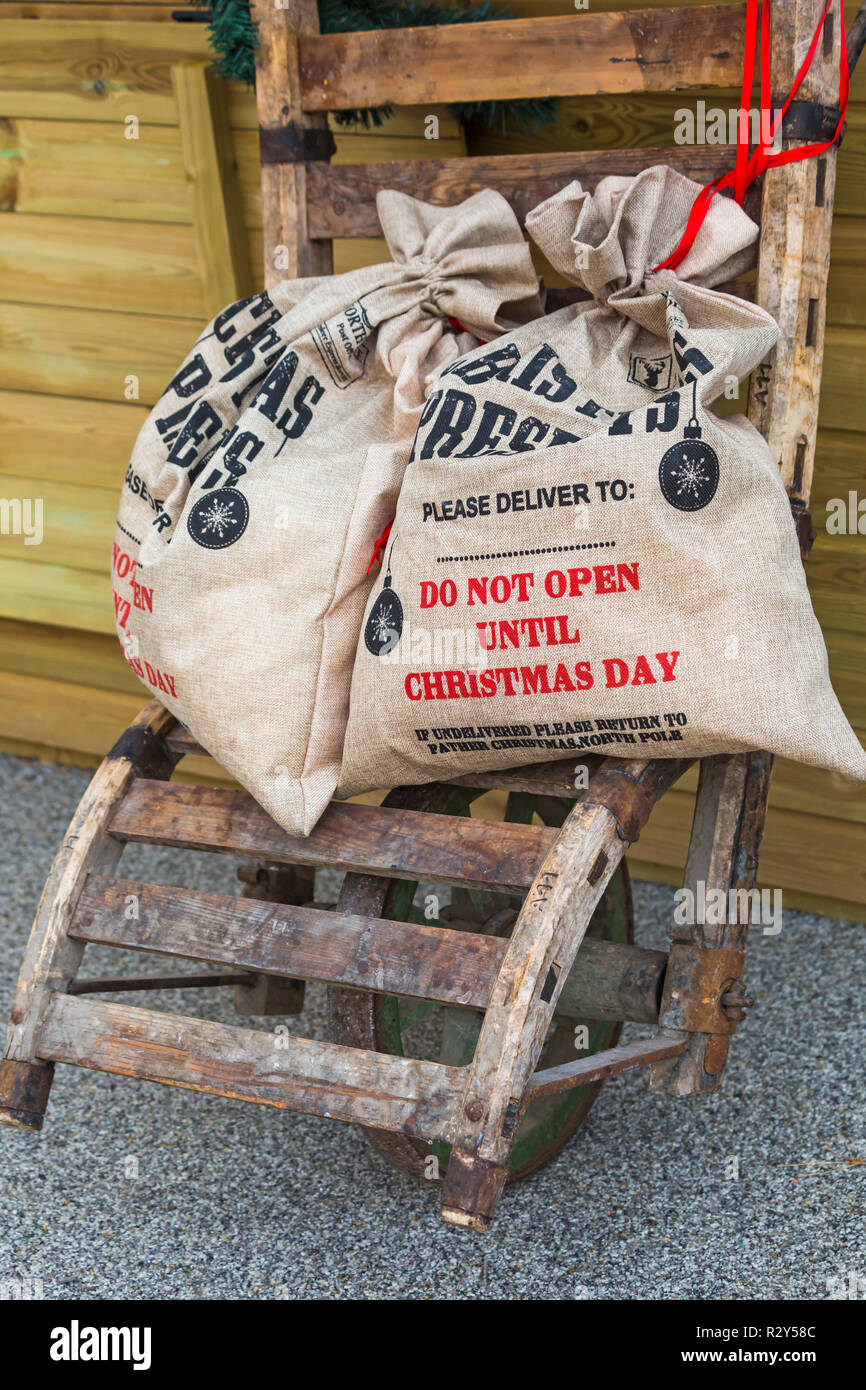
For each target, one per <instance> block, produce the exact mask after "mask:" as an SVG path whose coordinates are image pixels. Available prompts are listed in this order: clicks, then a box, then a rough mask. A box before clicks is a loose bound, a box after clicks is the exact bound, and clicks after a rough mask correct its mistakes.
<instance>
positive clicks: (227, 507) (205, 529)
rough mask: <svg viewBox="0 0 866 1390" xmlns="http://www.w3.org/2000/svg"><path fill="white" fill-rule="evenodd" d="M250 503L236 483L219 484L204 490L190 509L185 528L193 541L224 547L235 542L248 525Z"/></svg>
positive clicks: (208, 546) (213, 547)
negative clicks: (234, 485)
mask: <svg viewBox="0 0 866 1390" xmlns="http://www.w3.org/2000/svg"><path fill="white" fill-rule="evenodd" d="M249 519H250V506H249V503H248V502H247V499H246V498H245V497H244V495H243V493H242V492H239V491H238V489H237V488H236V487H218V488H215V489H214V491H213V492H207V493H205V495H204V497H200V498H199V499H198V501H197V502H196V504H195V506H194V507H192V508H191V509H190V513H189V516H188V517H187V520H186V529H187V530H188V531H189V534H190V535H191V536H192V538H193V540H194V541H195V543H196V545H203V546H204V547H205V549H206V550H224V549H225V548H226V546H227V545H234V543H235V541H238V540H240V538H241V536H242V535H243V534H244V531H245V530H246V529H247V522H248V521H249Z"/></svg>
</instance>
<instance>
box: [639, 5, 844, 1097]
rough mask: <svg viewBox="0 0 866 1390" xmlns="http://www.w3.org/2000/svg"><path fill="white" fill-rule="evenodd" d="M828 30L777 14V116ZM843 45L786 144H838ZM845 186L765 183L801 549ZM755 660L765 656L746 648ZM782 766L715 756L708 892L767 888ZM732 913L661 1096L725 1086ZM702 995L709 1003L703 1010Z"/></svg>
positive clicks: (692, 865) (668, 1023)
mask: <svg viewBox="0 0 866 1390" xmlns="http://www.w3.org/2000/svg"><path fill="white" fill-rule="evenodd" d="M815 23H816V9H815V6H814V5H813V4H812V3H811V0H787V3H786V4H784V5H780V6H778V8H777V9H776V10H774V12H773V30H772V58H771V71H772V83H773V102H772V105H773V109H774V110H775V109H778V108H780V107H781V106H782V105H783V103H784V100H785V98H786V97H787V95H788V92H789V91H790V89H791V86H792V84H793V80H794V76H795V74H796V72H797V70H798V68H799V67H800V64H801V63H802V62H803V59H804V58H805V55H806V52H807V50H808V47H809V44H810V42H811V40H812V36H813V34H814V29H815ZM840 46H841V31H840V26H839V19H838V15H837V14H835V13H831V14H830V16H829V17H828V19H827V21H826V23H825V26H824V31H823V34H822V36H821V40H820V41H819V44H818V48H817V51H816V54H815V58H814V61H813V63H812V66H811V68H810V70H809V72H808V74H807V76H806V78H805V79H804V81H803V84H802V86H801V88H800V91H799V92H798V94H797V100H796V101H795V102H794V103H793V104H792V106H791V109H790V111H789V115H788V117H787V118H786V121H785V126H784V132H783V136H782V142H781V143H782V146H783V147H784V148H786V149H789V148H791V147H792V146H795V145H803V144H817V143H823V142H824V141H825V140H828V139H830V138H831V136H832V134H833V131H834V129H835V125H836V120H837V118H838V112H837V110H836V108H837V107H838V100H839V55H840ZM835 180H836V150H835V148H834V149H831V150H828V151H827V153H826V154H824V155H821V156H820V157H819V158H817V159H808V160H800V161H798V162H797V163H793V164H783V165H780V166H778V167H777V168H775V169H769V170H768V171H767V173H766V174H765V176H764V188H763V198H762V210H761V240H760V250H759V259H758V284H757V301H758V303H759V304H760V305H762V307H763V308H765V309H767V310H769V312H770V313H771V314H772V315H773V317H774V318H775V319H776V322H777V323H778V325H779V330H780V335H779V341H778V344H777V346H776V347H775V349H774V350H773V352H772V354H771V355H770V357H769V358H768V359H767V360H766V361H765V362H763V363H761V365H760V366H759V367H758V368H757V370H756V371H755V373H754V374H753V376H752V380H751V383H750V392H749V418H750V419H751V420H752V422H753V424H755V425H756V426H757V428H758V429H759V430H760V431H761V433H762V434H763V435H764V437H765V438H766V440H767V442H768V444H769V446H770V448H771V449H772V451H773V453H774V455H775V457H776V458H777V460H778V463H779V468H780V469H781V472H782V477H783V479H784V481H785V486H786V487H787V489H788V493H789V495H790V498H791V506H792V510H793V512H794V516H795V518H796V521H797V525H798V530H799V532H800V536H801V545H802V543H803V537H804V536H805V535H806V534H807V533H808V532H809V529H810V527H809V521H808V513H807V511H806V509H807V507H808V501H809V488H810V484H811V479H812V469H813V465H814V459H815V437H816V433H817V426H818V403H819V398H820V392H821V367H822V358H823V344H824V320H825V308H826V295H827V272H828V270H829V265H830V230H831V223H832V217H833V192H834V187H835ZM803 548H806V547H805V546H804V547H803ZM743 659H745V660H759V659H760V657H759V655H758V654H750V653H748V652H747V653H745V654H744V658H743ZM771 767H772V758H771V757H770V755H769V754H768V753H750V754H745V755H740V756H734V757H727V756H726V757H717V758H708V759H705V760H704V761H703V763H702V765H701V778H700V783H699V787H698V795H697V801H696V804H695V816H694V825H693V829H692V840H691V848H690V852H689V860H688V864H687V866H686V876H685V886H686V887H688V888H691V889H692V891H693V892H695V894H696V896H697V892H698V888H699V885H701V884H702V885H703V886H704V889H705V890H706V891H709V890H710V889H721V890H722V891H723V892H724V893H725V894H729V893H730V890H731V889H735V890H738V889H750V888H753V887H754V886H755V881H756V877H757V866H758V854H759V850H760V844H761V836H762V833H763V826H764V820H765V817H766V807H767V795H768V792H769V786H770V772H771ZM729 915H731V916H733V918H734V920H731V921H726V922H725V923H723V924H719V925H713V924H707V923H696V924H695V925H693V926H688V927H680V928H678V929H677V930H676V931H675V933H674V942H673V949H672V951H671V956H670V964H669V968H668V977H667V982H666V986H665V993H664V998H663V1001H662V1011H661V1023H662V1025H663V1031H664V1032H665V1033H666V1034H668V1035H669V1036H671V1037H677V1036H679V1037H687V1039H688V1046H687V1048H686V1051H685V1052H684V1053H683V1054H682V1055H681V1056H679V1057H676V1058H674V1059H673V1060H672V1061H669V1062H662V1063H660V1064H659V1065H658V1066H656V1067H655V1068H654V1071H653V1086H654V1087H655V1088H656V1089H660V1090H666V1091H668V1092H671V1093H673V1094H675V1095H695V1094H700V1093H705V1092H709V1091H714V1090H717V1089H718V1087H719V1086H720V1085H721V1082H722V1079H723V1076H724V1071H725V1065H726V1061H727V1053H728V1042H729V1036H730V1034H731V1033H732V1032H733V1030H734V1027H735V1026H736V1023H737V1021H738V1019H739V1017H741V1016H742V1009H741V1008H740V1007H738V1005H737V1004H736V1002H734V1003H733V1004H729V1005H728V1007H727V1009H726V1008H725V1007H724V1006H723V1005H722V1002H721V1001H722V997H723V996H724V995H725V993H726V992H728V991H729V987H730V985H731V982H737V981H739V980H741V979H742V975H743V969H744V964H745V950H746V942H747V938H748V931H749V928H748V924H747V923H746V922H741V921H738V920H736V918H737V915H738V914H737V913H734V914H729ZM739 915H742V914H739ZM723 977H724V978H723ZM736 992H737V991H736V990H735V994H736ZM710 995H712V999H711V998H710ZM728 997H729V998H730V997H731V996H730V993H729V994H728ZM689 1001H691V1004H689ZM701 1001H703V1004H704V1007H699V1005H700V1003H701Z"/></svg>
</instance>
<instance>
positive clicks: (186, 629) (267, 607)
mask: <svg viewBox="0 0 866 1390" xmlns="http://www.w3.org/2000/svg"><path fill="white" fill-rule="evenodd" d="M378 208H379V216H380V220H381V222H382V229H383V232H384V234H385V236H386V238H387V240H388V245H389V249H390V251H391V253H392V255H393V257H394V260H393V263H388V264H385V265H378V266H372V267H369V268H365V269H362V270H358V271H355V272H352V273H349V274H346V275H342V276H329V277H323V278H318V279H308V280H300V281H294V282H290V283H286V284H282V285H278V286H277V287H276V288H275V289H274V290H272V291H270V292H269V293H267V294H260V295H257V296H255V297H254V298H252V299H249V300H245V301H242V302H241V303H239V304H234V305H231V306H230V307H229V308H228V309H226V310H225V311H224V313H222V314H221V315H219V317H218V318H217V319H215V320H214V322H213V324H211V325H210V327H209V328H208V329H207V330H206V332H205V333H204V335H203V336H202V338H201V339H200V340H199V342H198V343H197V344H196V346H195V348H194V349H193V352H192V354H191V355H190V356H189V357H188V358H187V360H186V362H185V363H184V364H183V366H182V367H181V369H180V371H179V372H178V374H177V376H176V377H175V379H174V381H173V382H172V383H171V385H170V386H169V388H168V390H167V392H166V393H165V395H164V396H163V398H162V399H161V400H160V401H159V403H158V404H157V406H156V407H155V409H154V410H153V412H152V413H151V415H150V416H149V418H148V420H147V422H146V424H145V426H144V428H143V429H142V432H141V435H140V437H139V440H138V442H137V444H136V447H135V451H134V453H133V456H132V461H131V463H130V465H129V470H128V472H127V476H126V486H125V488H124V491H123V495H122V500H121V505H120V510H119V514H118V527H117V537H116V544H115V549H114V566H113V568H114V584H115V608H116V616H117V627H118V632H119V635H120V638H121V641H122V642H123V644H124V647H125V650H126V653H127V658H128V660H129V662H130V664H131V666H132V667H133V669H134V670H135V671H136V673H137V674H138V675H139V676H140V678H141V679H142V680H143V681H144V682H145V683H146V684H147V685H149V687H150V689H151V690H152V691H154V693H155V694H157V695H158V696H159V698H160V700H162V701H163V703H164V704H165V705H166V706H167V707H168V708H169V709H170V710H171V711H172V712H173V713H174V714H176V715H178V717H179V718H180V719H181V720H183V722H184V723H185V724H186V725H187V726H188V727H189V728H190V730H191V731H192V733H193V734H194V735H195V736H196V738H198V740H199V741H200V742H201V743H202V745H203V746H204V747H205V748H206V749H208V751H209V752H210V753H212V754H213V755H214V757H216V758H217V759H218V760H219V762H220V763H221V764H222V765H223V767H225V768H226V769H227V770H228V771H229V772H230V773H232V774H233V776H235V777H236V778H237V779H238V781H240V782H241V783H242V784H243V785H244V786H246V787H247V788H248V789H249V790H250V791H251V792H252V793H253V795H254V796H255V797H256V798H257V799H258V800H259V801H260V802H261V804H262V805H263V806H264V807H265V808H266V809H267V810H268V811H269V812H270V813H271V815H273V816H274V817H275V819H276V820H278V821H279V822H280V823H281V824H282V825H283V826H285V827H286V829H288V830H290V831H292V832H294V833H297V834H306V833H308V832H309V831H310V829H311V828H312V826H313V825H314V824H315V821H316V820H317V818H318V816H319V815H320V814H321V812H322V810H323V809H324V807H325V806H326V805H327V803H328V800H329V799H330V796H331V794H332V792H333V789H334V787H335V785H336V781H337V774H338V769H339V761H340V754H341V751H342V745H343V735H344V731H345V722H346V718H347V714H348V697H349V683H350V680H351V668H352V660H353V656H354V650H355V644H356V641H357V635H358V631H359V628H360V622H361V617H362V615H363V611H364V605H365V602H366V598H367V592H368V589H369V585H370V583H371V582H372V580H371V579H368V578H367V569H368V566H369V563H370V559H371V556H372V552H373V548H374V545H375V542H376V539H377V537H378V536H379V535H380V533H381V531H382V529H383V527H384V526H385V524H386V523H387V521H388V520H389V519H390V518H391V517H392V516H393V512H394V507H395V504H396V497H397V491H398V488H399V483H400V479H401V476H402V471H403V469H404V467H405V465H406V461H407V459H408V455H409V450H410V447H411V443H412V438H413V435H414V432H415V428H416V426H417V423H418V419H419V415H420V411H421V407H422V405H423V403H424V398H425V391H426V387H427V385H428V384H429V382H430V380H432V378H433V377H434V376H435V374H436V372H437V371H438V369H439V368H441V367H442V366H443V365H445V364H446V363H447V362H449V361H452V360H454V359H455V358H456V357H457V356H458V355H459V353H460V351H461V350H466V349H467V348H470V347H472V346H474V345H475V344H476V342H477V340H478V338H482V339H484V338H489V337H490V336H491V335H494V334H496V333H498V332H500V331H502V330H503V329H504V328H506V327H509V326H512V325H513V324H514V323H515V322H520V320H521V317H524V316H526V314H528V313H538V312H539V311H540V303H539V301H538V298H537V292H538V280H537V276H536V275H535V273H534V271H533V269H532V262H531V258H530V255H529V250H528V247H527V245H526V243H525V241H524V239H523V237H522V235H521V232H520V229H519V226H518V224H517V221H516V219H515V217H514V215H513V213H512V212H511V209H510V208H509V206H508V204H507V203H506V201H505V200H504V199H503V198H502V197H501V196H500V195H499V194H498V193H494V192H490V191H485V192H483V193H479V194H476V195H475V196H474V197H472V198H470V199H468V200H467V201H466V202H465V203H463V204H461V205H460V206H459V207H455V208H450V209H444V208H436V207H431V206H428V205H427V204H425V203H421V202H418V201H416V200H415V199H413V198H409V197H406V196H405V195H404V194H400V193H395V192H383V193H380V195H379V198H378ZM527 301H529V302H528V303H527ZM449 316H453V317H454V318H456V319H457V320H459V322H460V324H461V325H463V326H464V328H465V330H468V331H457V330H455V329H454V328H453V327H451V326H449V323H448V319H449ZM471 334H474V335H476V336H474V337H473V336H471Z"/></svg>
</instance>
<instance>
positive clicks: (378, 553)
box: [367, 517, 394, 574]
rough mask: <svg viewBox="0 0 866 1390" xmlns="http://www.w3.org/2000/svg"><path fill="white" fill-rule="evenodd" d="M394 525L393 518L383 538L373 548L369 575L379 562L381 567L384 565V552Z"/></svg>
mask: <svg viewBox="0 0 866 1390" xmlns="http://www.w3.org/2000/svg"><path fill="white" fill-rule="evenodd" d="M393 525H394V518H393V517H392V518H391V520H390V521H389V522H388V525H387V526H386V527H385V529H384V531H383V532H382V534H381V536H380V537H379V539H378V540H377V542H376V544H375V546H374V547H373V554H372V555H371V556H370V563H369V565H368V566H367V573H368V574H369V573H370V570H371V569H372V568H373V566H374V565H375V564H376V563H377V561H378V563H379V564H380V565H381V563H382V552H383V551H384V549H385V546H386V545H387V544H388V537H389V536H390V534H391V527H392V526H393Z"/></svg>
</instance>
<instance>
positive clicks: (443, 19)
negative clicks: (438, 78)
mask: <svg viewBox="0 0 866 1390" xmlns="http://www.w3.org/2000/svg"><path fill="white" fill-rule="evenodd" d="M194 3H195V4H198V5H205V6H207V7H208V8H209V9H210V11H211V17H210V22H209V24H208V35H209V42H210V46H211V48H212V49H213V51H214V54H215V55H216V57H215V61H214V67H215V68H216V70H217V72H218V73H220V74H221V75H222V76H223V77H227V78H229V79H230V80H231V81H233V82H245V83H247V84H248V85H250V86H253V85H254V84H255V80H256V66H255V46H256V26H255V24H254V23H253V19H252V16H251V15H250V6H249V0H194ZM511 18H513V16H512V15H511V14H510V12H509V11H508V10H503V9H498V8H496V6H494V5H493V4H490V3H488V0H482V3H480V4H476V5H473V6H472V7H471V8H470V9H465V10H456V9H446V8H444V7H443V6H442V5H435V4H433V5H431V4H423V3H419V0H406V3H404V4H381V3H380V0H354V3H351V4H342V3H337V0H319V25H320V27H321V30H322V33H323V34H345V33H357V32H358V31H359V30H364V29H408V28H413V27H424V26H426V25H432V24H479V23H482V22H484V21H486V20H492V19H511ZM451 110H452V111H453V112H454V115H455V116H456V117H457V119H458V120H459V121H461V122H462V123H463V124H465V125H470V124H475V125H484V126H487V127H488V128H490V129H498V130H501V131H502V132H503V134H504V133H505V131H506V129H507V126H508V122H509V121H513V122H514V124H515V125H517V126H518V127H519V128H520V129H521V130H523V131H529V130H534V129H536V128H537V127H538V126H541V125H547V124H548V123H549V122H550V121H552V120H553V118H554V115H555V113H556V101H555V100H554V99H553V98H550V97H537V98H527V99H525V100H515V101H475V102H459V103H456V104H455V105H453V106H452V107H451ZM390 114H391V108H390V107H389V106H380V107H372V108H369V109H367V110H363V111H337V112H335V119H336V121H337V123H338V125H363V126H366V127H369V126H370V125H374V126H379V125H381V124H382V122H383V120H384V119H386V118H387V117H388V116H390Z"/></svg>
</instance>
